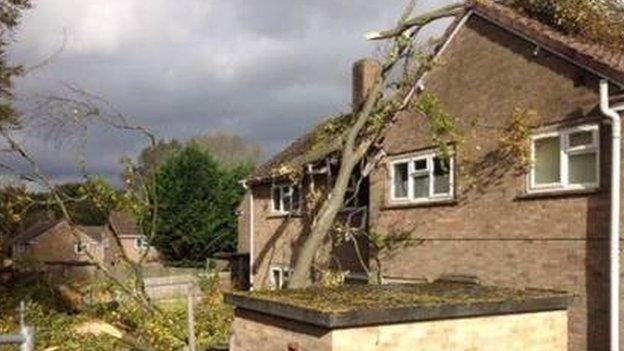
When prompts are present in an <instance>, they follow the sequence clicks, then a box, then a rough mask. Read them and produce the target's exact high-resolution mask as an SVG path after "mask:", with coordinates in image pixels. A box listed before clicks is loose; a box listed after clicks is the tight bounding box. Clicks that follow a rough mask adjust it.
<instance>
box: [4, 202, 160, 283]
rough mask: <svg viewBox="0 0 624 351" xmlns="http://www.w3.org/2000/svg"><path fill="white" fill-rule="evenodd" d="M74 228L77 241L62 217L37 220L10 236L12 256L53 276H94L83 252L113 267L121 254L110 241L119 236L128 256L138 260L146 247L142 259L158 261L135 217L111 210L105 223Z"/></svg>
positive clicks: (96, 273)
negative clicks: (12, 236) (78, 238)
mask: <svg viewBox="0 0 624 351" xmlns="http://www.w3.org/2000/svg"><path fill="white" fill-rule="evenodd" d="M75 229H76V230H77V232H78V234H79V235H80V242H79V241H78V240H77V239H76V237H75V236H74V235H73V233H72V232H71V227H70V226H69V225H68V223H67V222H66V221H64V220H43V221H39V222H37V223H35V224H33V225H31V226H30V227H28V228H27V229H25V230H24V231H22V232H21V233H19V234H18V235H17V236H16V237H15V238H14V239H13V240H12V243H11V251H12V258H13V259H14V260H15V261H16V262H18V263H19V264H20V265H21V266H22V267H30V268H36V269H42V270H44V271H46V272H48V273H50V274H51V275H53V276H55V277H73V278H77V279H82V278H87V277H94V276H97V275H98V272H97V267H96V265H95V263H94V261H93V260H92V259H90V257H89V255H87V253H90V254H91V255H92V256H93V257H94V258H95V259H96V260H97V261H100V262H102V263H104V264H106V265H107V266H108V267H111V268H113V267H115V266H116V265H117V263H118V262H119V260H120V259H121V258H122V257H121V255H122V253H121V252H120V250H119V249H118V246H117V245H116V244H115V242H114V241H115V240H119V243H120V244H121V247H122V248H123V250H124V252H125V255H126V256H127V257H128V259H129V260H131V261H133V262H138V260H139V259H140V257H141V255H142V254H143V252H144V251H145V250H148V249H149V252H148V253H147V255H146V256H145V258H144V260H143V263H144V264H146V265H153V264H156V265H160V260H159V254H158V252H157V251H156V249H155V248H153V247H150V246H149V243H148V242H147V240H146V238H145V236H144V235H142V234H141V233H140V231H139V227H138V225H137V223H136V221H135V220H134V219H133V218H132V217H131V216H130V215H128V214H125V213H121V212H114V213H111V215H110V216H109V219H108V222H107V223H106V225H103V226H76V227H75ZM115 237H116V238H117V239H116V238H115Z"/></svg>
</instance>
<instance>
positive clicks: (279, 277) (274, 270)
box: [271, 267, 291, 290]
mask: <svg viewBox="0 0 624 351" xmlns="http://www.w3.org/2000/svg"><path fill="white" fill-rule="evenodd" d="M290 273H291V270H290V268H288V267H271V283H272V285H273V288H274V289H276V290H281V289H285V288H286V286H287V284H288V279H290Z"/></svg>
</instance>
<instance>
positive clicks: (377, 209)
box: [371, 17, 624, 350]
mask: <svg viewBox="0 0 624 351" xmlns="http://www.w3.org/2000/svg"><path fill="white" fill-rule="evenodd" d="M534 52H535V46H534V45H533V44H530V43H528V42H526V41H524V40H522V39H520V38H518V37H515V36H513V35H512V34H510V33H508V32H506V31H503V30H501V29H500V28H498V27H496V26H494V25H491V24H489V23H486V22H485V21H483V20H481V19H479V18H477V17H472V18H471V19H470V20H469V21H468V22H467V24H466V26H465V27H464V28H463V29H462V30H461V31H459V33H458V35H457V37H456V39H455V40H454V41H453V42H452V43H451V45H450V46H449V47H448V48H447V50H446V51H445V52H444V53H443V55H442V56H441V58H440V62H439V63H440V64H439V66H437V67H436V68H435V69H434V70H433V71H432V72H431V73H430V74H429V75H428V76H427V77H426V79H425V89H426V90H428V91H432V92H434V93H435V94H436V95H437V96H438V97H439V98H440V100H441V102H442V104H443V106H444V108H445V110H446V111H448V112H449V113H450V114H451V115H453V116H455V117H457V118H458V121H459V126H460V128H462V129H463V130H464V131H471V132H470V133H466V142H465V143H464V144H462V145H461V146H460V147H459V149H458V151H457V160H458V162H457V165H458V184H457V186H458V202H457V203H456V204H451V205H446V206H430V207H409V208H396V207H392V206H389V204H388V196H387V194H388V193H389V188H388V186H389V181H388V172H387V168H386V166H385V165H382V166H381V167H379V168H378V169H377V170H376V172H375V174H374V175H373V177H372V181H371V227H372V229H373V230H375V231H377V232H380V233H391V232H393V231H398V230H408V231H410V232H411V233H412V236H411V237H412V239H413V240H412V241H411V242H410V246H409V247H408V248H406V249H405V250H403V251H400V252H395V253H394V255H393V256H391V257H386V258H384V262H383V266H382V268H383V270H384V273H385V275H387V276H390V277H395V278H403V279H406V278H428V279H432V278H435V277H437V276H439V275H440V274H471V275H477V276H478V277H480V278H481V280H482V281H484V282H485V283H488V284H496V285H511V286H521V287H524V286H534V287H546V288H557V289H566V290H569V291H571V292H574V293H576V294H578V295H579V298H578V299H577V300H576V302H575V304H574V306H573V307H572V309H571V314H570V322H569V326H570V341H569V346H570V350H605V349H607V348H608V317H609V314H608V277H609V274H608V273H609V266H608V242H607V238H608V221H609V201H608V196H609V194H608V192H609V189H608V179H609V171H610V170H609V167H608V163H609V162H608V160H609V157H610V156H609V153H610V152H609V138H608V135H609V128H608V126H606V125H604V124H603V125H602V126H601V164H602V168H601V169H602V174H601V184H602V187H601V188H600V189H599V190H598V191H597V192H595V193H592V194H584V195H574V196H570V195H568V196H560V197H548V198H546V197H544V198H537V199H531V200H529V199H525V198H523V197H522V196H521V195H522V194H523V193H524V189H525V175H523V174H517V173H515V172H513V171H512V170H506V169H505V168H504V166H503V164H502V162H501V161H502V160H501V159H497V158H496V157H495V156H496V155H497V154H496V150H497V149H498V148H499V147H500V145H499V144H498V141H497V132H496V130H493V129H491V128H488V127H487V126H498V127H504V126H506V125H507V123H508V121H509V120H510V117H511V114H512V111H513V109H514V108H516V107H521V108H530V109H535V110H537V112H538V113H539V115H540V118H541V120H540V122H541V123H542V124H545V125H549V124H556V123H563V124H570V125H573V124H574V123H579V122H583V121H588V120H593V121H597V122H600V121H601V116H600V114H599V112H598V110H597V105H598V101H599V100H598V93H597V88H598V79H597V78H596V77H593V76H592V75H591V74H588V73H587V72H585V71H583V70H582V69H580V68H578V67H576V66H573V65H571V64H568V63H567V62H565V61H563V60H561V59H560V58H558V57H556V56H554V55H552V54H549V53H547V52H546V51H545V50H541V51H540V52H539V53H538V54H537V55H535V54H534ZM474 117H476V118H477V120H478V126H477V127H474V126H470V124H469V120H470V119H472V118H474ZM433 145H434V144H433V142H432V141H431V138H430V132H429V128H428V126H427V123H426V120H425V119H424V118H422V117H419V116H417V115H413V114H405V115H404V116H402V117H401V118H400V119H399V121H398V122H397V124H396V125H395V126H393V127H392V128H391V130H390V132H389V133H388V135H387V137H386V144H385V150H386V151H387V152H388V154H389V155H390V158H392V157H395V156H402V155H407V154H409V153H410V152H414V151H417V150H422V149H425V148H429V147H432V146H433ZM465 156H467V157H468V158H469V159H470V160H472V161H471V164H462V163H461V162H460V161H461V160H462V159H463V158H464V157H465ZM466 172H471V173H473V174H474V175H475V176H476V179H477V180H478V181H477V184H478V185H479V187H478V189H477V190H468V189H466V188H463V187H462V186H465V185H466V183H465V182H464V183H462V179H463V178H462V174H464V175H465V174H466ZM623 346H624V343H623Z"/></svg>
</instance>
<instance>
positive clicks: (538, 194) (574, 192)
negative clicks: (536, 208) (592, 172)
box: [515, 188, 603, 201]
mask: <svg viewBox="0 0 624 351" xmlns="http://www.w3.org/2000/svg"><path fill="white" fill-rule="evenodd" d="M602 192H603V191H602V189H600V188H592V189H569V190H565V189H557V190H543V191H534V192H525V193H521V194H518V195H517V196H516V198H515V200H517V201H522V200H540V199H550V198H563V197H582V196H589V195H596V194H600V193H602Z"/></svg>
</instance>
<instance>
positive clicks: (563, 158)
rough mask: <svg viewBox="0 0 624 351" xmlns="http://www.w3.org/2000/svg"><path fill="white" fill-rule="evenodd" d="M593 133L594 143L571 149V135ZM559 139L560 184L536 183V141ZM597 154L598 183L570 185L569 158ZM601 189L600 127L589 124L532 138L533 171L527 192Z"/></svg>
mask: <svg viewBox="0 0 624 351" xmlns="http://www.w3.org/2000/svg"><path fill="white" fill-rule="evenodd" d="M588 131H590V132H592V143H591V144H589V145H582V146H577V147H570V138H569V137H570V135H571V134H574V133H577V132H588ZM554 137H559V167H560V168H559V182H555V183H545V184H536V183H535V141H537V140H541V139H547V138H554ZM591 153H595V154H596V169H595V170H594V171H595V178H596V181H595V182H592V183H578V184H570V177H569V158H570V156H574V155H583V154H591ZM598 187H600V127H599V126H598V124H588V125H582V126H576V127H571V128H566V129H561V130H557V131H552V132H546V133H540V134H536V135H533V136H531V170H530V172H529V174H528V181H527V192H529V193H541V192H550V191H562V190H563V191H565V190H588V189H596V188H598Z"/></svg>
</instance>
